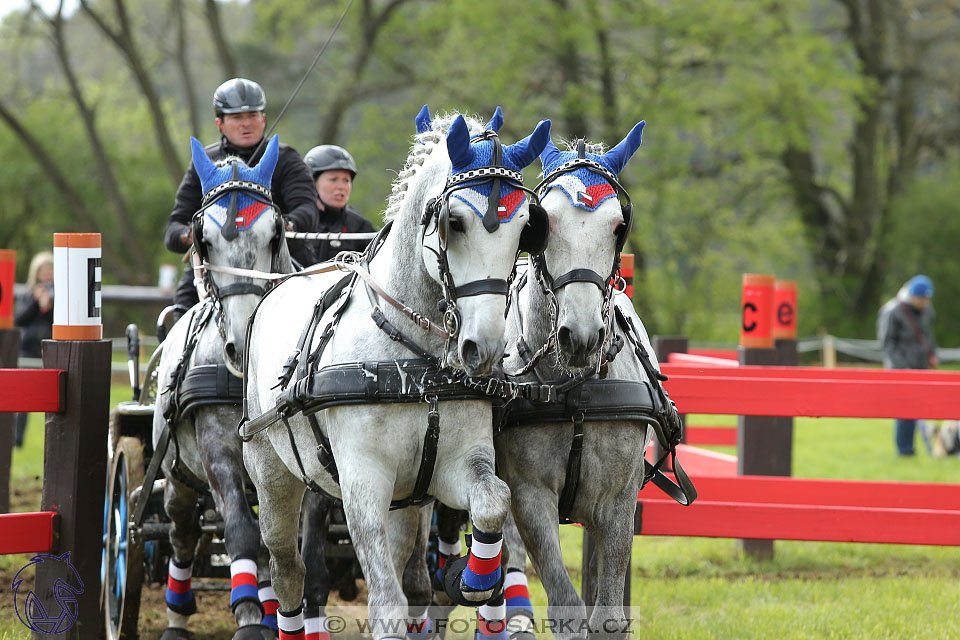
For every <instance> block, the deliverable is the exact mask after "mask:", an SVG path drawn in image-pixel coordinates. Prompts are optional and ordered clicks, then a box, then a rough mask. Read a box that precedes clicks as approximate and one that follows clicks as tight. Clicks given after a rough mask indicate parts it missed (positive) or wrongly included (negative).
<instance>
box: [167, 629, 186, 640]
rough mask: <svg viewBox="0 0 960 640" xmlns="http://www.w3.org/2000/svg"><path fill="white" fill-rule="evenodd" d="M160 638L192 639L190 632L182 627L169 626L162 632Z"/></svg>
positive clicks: (169, 639) (172, 639) (168, 639)
mask: <svg viewBox="0 0 960 640" xmlns="http://www.w3.org/2000/svg"><path fill="white" fill-rule="evenodd" d="M160 640H190V632H189V631H187V630H186V629H183V628H181V627H167V628H166V629H164V630H163V633H162V634H160Z"/></svg>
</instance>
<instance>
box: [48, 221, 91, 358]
mask: <svg viewBox="0 0 960 640" xmlns="http://www.w3.org/2000/svg"><path fill="white" fill-rule="evenodd" d="M100 257H101V245H100V234H99V233H55V234H53V287H54V290H55V291H56V292H57V295H56V297H55V298H54V301H53V339H54V340H100V339H101V338H102V337H103V325H102V324H101V321H100V282H101V271H100Z"/></svg>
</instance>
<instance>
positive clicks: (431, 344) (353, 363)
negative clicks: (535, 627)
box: [242, 110, 549, 640]
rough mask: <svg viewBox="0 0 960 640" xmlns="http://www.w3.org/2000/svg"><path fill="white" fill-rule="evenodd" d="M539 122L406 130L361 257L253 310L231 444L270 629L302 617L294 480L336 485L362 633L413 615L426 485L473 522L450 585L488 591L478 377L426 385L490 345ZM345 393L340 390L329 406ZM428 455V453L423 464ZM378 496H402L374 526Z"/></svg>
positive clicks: (389, 630)
mask: <svg viewBox="0 0 960 640" xmlns="http://www.w3.org/2000/svg"><path fill="white" fill-rule="evenodd" d="M498 113H499V110H498ZM422 115H423V112H421V116H422ZM471 135H473V136H474V137H473V138H471ZM548 138H549V122H542V123H540V124H539V125H538V126H537V128H536V129H535V130H534V132H533V133H532V134H531V135H530V136H528V137H527V138H525V139H524V140H522V141H520V142H518V143H516V144H513V145H509V146H507V145H501V144H500V143H499V139H498V138H497V137H496V135H495V131H493V130H492V129H486V130H485V129H484V126H483V124H482V123H481V122H480V121H477V120H474V119H472V118H468V119H465V118H464V117H463V116H461V115H456V116H448V117H445V118H441V119H438V120H437V122H434V123H433V125H432V126H431V128H430V130H429V131H426V132H424V133H421V134H419V135H418V137H417V143H416V144H415V145H414V146H413V148H412V150H411V152H410V154H409V157H408V158H407V162H406V164H405V166H404V168H403V170H402V171H401V172H400V174H399V177H398V179H397V181H396V183H395V185H394V194H393V195H392V196H391V198H390V201H389V205H388V208H387V211H386V214H385V218H386V219H387V221H388V225H389V226H390V229H388V231H389V232H388V233H382V234H381V236H380V238H378V239H376V240H374V241H373V243H371V246H370V247H369V248H368V250H367V253H366V254H365V256H364V258H363V262H362V263H360V264H359V265H357V264H352V263H351V264H344V265H343V267H344V269H348V270H350V271H352V272H353V275H352V276H348V279H349V280H345V279H344V278H343V277H342V273H323V274H316V275H311V276H304V277H295V278H290V279H288V280H286V281H285V282H283V283H282V284H281V285H279V286H278V287H276V288H275V289H274V290H273V291H272V292H271V293H270V294H269V295H267V296H266V297H265V298H264V300H263V302H262V303H261V305H260V307H259V310H258V311H257V313H256V315H255V316H254V318H253V319H252V321H251V328H250V342H249V345H248V350H249V355H248V359H247V377H246V381H245V383H246V395H245V397H246V401H247V405H248V415H249V417H250V421H249V423H247V425H246V426H247V427H249V430H244V431H243V432H242V433H243V437H244V438H246V439H248V442H247V443H246V444H245V446H244V449H243V454H244V461H245V463H246V466H247V470H248V471H249V473H250V476H251V478H252V479H253V481H254V484H255V485H256V487H257V493H258V496H259V500H260V512H259V515H260V528H261V533H262V536H263V540H264V542H265V543H266V545H267V547H268V549H269V550H270V555H271V560H270V563H271V564H270V566H271V573H272V576H273V585H274V588H275V589H276V593H277V596H278V598H279V601H280V611H279V613H278V616H279V619H280V629H281V634H290V635H295V634H296V633H297V632H298V631H299V628H298V626H297V625H301V627H300V628H302V620H303V618H302V612H301V611H300V600H301V595H302V591H303V577H304V565H303V562H302V561H301V559H300V556H299V553H298V549H297V527H296V524H297V521H298V514H299V513H300V509H301V502H302V497H303V494H304V491H305V486H306V484H308V483H309V484H310V485H311V487H312V488H315V489H317V490H321V491H323V492H326V493H329V494H332V495H334V496H338V497H340V498H342V500H343V508H344V513H345V515H346V519H347V526H348V528H349V531H350V536H351V539H352V541H353V544H354V547H355V549H356V552H357V557H358V559H359V561H360V564H361V566H362V568H363V573H364V577H365V579H366V583H367V589H368V594H369V596H368V602H369V617H370V618H371V619H372V620H374V622H375V628H374V629H373V636H374V638H377V639H378V640H380V639H382V638H401V637H404V636H405V635H406V624H408V623H409V624H412V625H414V626H416V627H418V628H419V629H421V630H422V629H423V628H424V626H423V623H424V618H423V616H424V614H423V611H422V607H425V605H426V596H424V597H423V599H422V603H421V602H418V603H417V604H418V606H419V607H421V608H420V609H419V610H408V600H407V598H406V597H405V596H404V594H403V592H402V590H401V583H400V575H401V573H402V572H403V569H404V565H405V564H406V562H407V559H408V558H409V557H410V555H411V551H412V549H413V547H414V545H415V544H422V538H418V536H416V535H415V534H416V531H417V527H418V524H419V522H420V520H421V516H422V514H421V511H425V510H421V509H419V508H418V505H419V504H420V503H421V502H423V500H424V499H425V498H426V497H427V496H428V495H429V496H436V497H438V498H439V499H441V500H443V501H444V502H445V503H447V504H450V505H452V506H455V507H458V508H461V509H467V510H469V511H470V514H471V517H472V521H473V526H474V531H475V532H479V533H478V534H475V537H476V538H477V539H478V542H477V543H475V545H474V547H475V549H474V550H473V551H474V552H475V553H476V554H479V555H478V556H477V557H478V560H476V561H475V562H474V564H473V565H472V567H468V566H466V564H467V563H466V558H464V563H463V564H462V565H461V566H459V567H458V570H457V572H456V573H452V574H451V581H450V584H451V590H452V591H455V592H456V595H457V597H458V598H459V599H460V600H461V601H463V602H474V603H477V604H479V603H481V602H485V601H486V600H487V599H489V597H490V596H491V595H492V594H493V593H494V592H495V590H496V588H497V582H498V579H499V578H500V576H501V571H500V565H499V550H500V544H501V542H500V541H501V535H500V530H501V526H502V524H503V521H504V518H506V515H507V511H508V508H509V491H508V489H507V487H506V485H505V484H504V483H503V482H502V481H501V480H499V479H498V478H497V477H496V476H495V475H494V460H493V437H492V429H491V428H490V427H489V425H490V424H491V420H492V410H491V404H490V401H489V399H488V398H487V397H485V396H484V395H483V393H480V394H473V395H470V394H463V393H460V394H459V395H456V394H454V396H453V399H450V400H445V399H444V396H443V394H442V393H439V392H437V393H433V392H431V390H432V389H435V388H437V385H438V384H439V385H440V386H443V383H442V382H441V379H443V380H446V381H448V382H449V383H450V384H447V387H453V388H456V389H461V390H462V389H465V387H464V385H466V384H468V383H470V381H471V380H473V379H474V378H472V377H473V376H485V375H486V374H488V373H490V371H491V370H492V368H493V366H494V365H495V364H496V363H498V362H499V361H500V359H501V357H502V355H503V351H504V346H505V345H504V338H503V332H504V328H505V321H504V313H505V310H506V294H507V290H508V284H507V283H508V281H509V280H511V279H512V277H513V272H514V263H515V259H516V255H517V252H518V247H520V245H521V240H522V233H526V231H527V229H528V219H529V218H530V217H531V215H532V212H533V211H534V205H533V204H532V203H531V198H530V197H529V196H528V194H527V192H526V191H524V190H523V187H522V182H521V181H522V176H521V175H520V173H519V172H520V170H521V169H522V168H523V167H524V166H526V165H528V164H529V163H530V162H532V161H533V160H534V159H535V158H536V156H537V155H538V154H539V153H540V151H541V150H542V149H543V146H544V145H545V144H546V141H547V139H548ZM540 213H542V212H540ZM381 327H382V328H381ZM411 357H413V359H411ZM295 370H296V371H297V375H296V376H294V371H295ZM465 376H471V377H465ZM278 380H279V383H278ZM313 381H317V382H313ZM485 384H486V383H485ZM338 385H339V386H338ZM357 385H359V387H358V386H357ZM494 386H495V385H494ZM339 388H342V389H344V390H345V391H344V392H343V393H331V392H330V389H339ZM491 388H492V387H491ZM374 392H375V393H376V394H387V393H390V394H393V399H394V401H393V403H376V401H375V399H373V400H372V399H371V396H370V395H369V394H373V393H374ZM457 393H459V392H457ZM365 394H367V395H365ZM345 396H350V397H354V398H355V400H354V401H356V402H357V404H341V402H342V401H343V398H344V397H345ZM377 397H382V396H381V395H377ZM323 398H326V399H323ZM356 398H359V400H357V399H356ZM371 402H374V403H371ZM310 407H314V408H317V407H319V409H318V410H316V411H315V412H311V413H312V414H313V416H315V423H314V424H311V421H312V420H311V419H310V418H309V417H305V416H304V414H303V413H302V412H301V409H303V408H310ZM425 433H426V435H425ZM428 449H429V450H432V451H433V454H432V455H430V456H428V455H426V453H427V451H428ZM315 452H316V453H317V454H316V455H315V454H314V453H315ZM429 457H432V458H434V460H435V462H431V463H429V464H422V461H424V460H425V459H427V458H429ZM334 470H335V473H336V478H335V477H334V475H333V474H332V473H331V472H332V471H334ZM392 501H399V503H398V506H400V507H402V508H400V509H398V510H397V511H395V512H394V513H393V514H392V517H391V518H389V525H388V517H387V514H388V511H389V509H390V506H391V502H392ZM391 545H393V548H391ZM474 568H476V569H478V571H474V570H473V569H474ZM426 590H427V591H428V590H429V587H427V588H426ZM411 604H412V603H411ZM396 623H399V626H398V625H397V624H396Z"/></svg>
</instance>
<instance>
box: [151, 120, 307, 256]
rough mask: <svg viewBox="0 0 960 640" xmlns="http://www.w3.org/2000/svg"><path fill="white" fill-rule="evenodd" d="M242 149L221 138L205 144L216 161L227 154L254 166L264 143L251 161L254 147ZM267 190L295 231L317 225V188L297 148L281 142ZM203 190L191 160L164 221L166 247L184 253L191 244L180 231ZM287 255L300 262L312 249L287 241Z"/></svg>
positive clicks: (188, 221)
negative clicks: (171, 207)
mask: <svg viewBox="0 0 960 640" xmlns="http://www.w3.org/2000/svg"><path fill="white" fill-rule="evenodd" d="M256 148H257V147H253V148H248V149H242V148H240V147H235V146H233V145H232V144H230V143H229V142H228V141H227V139H226V138H223V137H221V138H220V142H215V143H214V144H211V145H207V147H206V151H207V155H208V156H209V157H210V159H211V160H213V161H214V162H216V161H217V160H221V159H223V158H226V157H227V156H237V157H238V158H240V159H241V160H243V161H244V162H246V163H247V164H248V165H251V166H255V165H256V164H257V162H258V161H259V160H260V156H261V155H263V150H264V149H266V145H263V147H261V149H260V151H259V152H258V154H257V157H256V158H255V159H253V162H252V164H251V155H252V154H253V151H254V149H256ZM270 189H271V191H272V192H273V202H274V204H275V205H277V207H278V208H279V209H280V213H282V214H283V217H284V219H285V220H288V221H290V222H292V223H293V224H294V228H295V229H296V230H298V231H312V230H313V229H314V228H316V225H317V222H318V217H319V211H318V210H317V188H316V186H315V185H314V182H313V178H312V177H311V176H310V171H309V170H308V169H307V165H305V164H304V163H303V158H301V157H300V154H299V153H297V151H296V150H295V149H294V148H293V147H290V146H288V145H286V144H283V143H282V142H281V143H280V153H279V157H278V158H277V168H276V169H275V170H274V172H273V180H272V181H271V185H270ZM202 199H203V192H202V188H201V186H200V177H199V176H198V175H197V170H196V169H195V168H194V167H193V163H192V162H191V163H190V166H189V167H188V168H187V172H186V174H184V176H183V180H181V182H180V187H179V188H178V189H177V196H176V200H175V201H174V205H173V211H172V212H170V218H169V219H168V220H167V229H166V231H165V232H164V237H163V243H164V244H165V245H166V247H167V249H169V250H170V251H174V252H176V253H185V252H186V251H187V250H188V249H189V248H190V246H189V245H185V244H183V243H182V242H180V234H182V233H183V232H184V231H185V230H186V229H187V228H189V227H190V222H191V221H192V220H193V214H194V213H196V212H197V210H198V209H199V208H200V202H201V200H202ZM290 255H291V256H293V257H294V258H295V259H297V260H298V261H299V258H298V257H297V256H298V255H299V256H301V257H305V258H307V259H309V257H310V256H311V255H312V251H311V250H310V249H309V248H308V247H306V246H305V245H304V243H303V242H302V241H292V242H290Z"/></svg>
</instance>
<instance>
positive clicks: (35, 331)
mask: <svg viewBox="0 0 960 640" xmlns="http://www.w3.org/2000/svg"><path fill="white" fill-rule="evenodd" d="M16 302H17V312H16V314H15V316H14V323H15V324H16V325H17V326H18V327H20V329H21V337H20V355H22V356H26V357H28V358H39V357H40V341H41V340H49V339H50V338H51V336H52V335H53V307H50V309H49V310H48V311H47V312H46V313H41V312H40V306H39V305H38V304H37V301H36V299H34V297H33V291H28V292H26V293H24V294H21V295H20V296H17V300H16Z"/></svg>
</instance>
